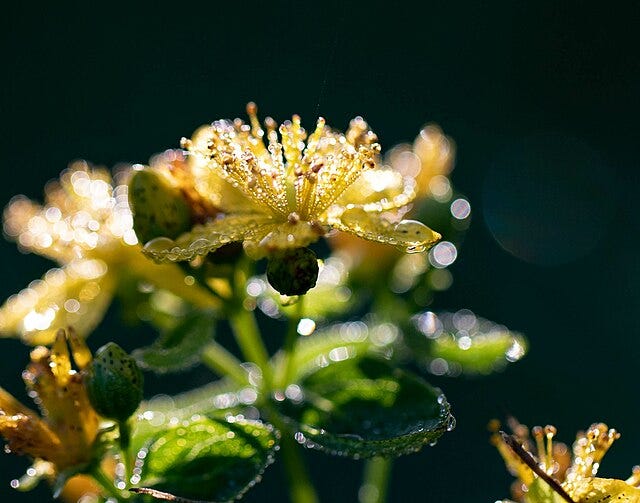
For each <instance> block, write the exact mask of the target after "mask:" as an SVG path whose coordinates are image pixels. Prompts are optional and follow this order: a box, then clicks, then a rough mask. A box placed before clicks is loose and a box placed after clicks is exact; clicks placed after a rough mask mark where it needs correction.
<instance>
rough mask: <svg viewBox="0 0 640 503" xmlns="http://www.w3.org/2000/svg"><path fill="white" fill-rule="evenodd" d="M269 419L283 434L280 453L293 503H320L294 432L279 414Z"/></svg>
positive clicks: (275, 413) (270, 415)
mask: <svg viewBox="0 0 640 503" xmlns="http://www.w3.org/2000/svg"><path fill="white" fill-rule="evenodd" d="M269 419H270V420H271V422H272V423H273V424H274V426H275V427H276V428H278V429H279V430H280V432H281V434H282V439H281V441H280V452H281V453H282V460H283V461H284V468H285V470H286V473H287V478H288V479H289V495H290V497H291V502H292V503H318V502H319V501H320V499H319V498H318V495H317V494H316V491H315V489H314V487H313V483H312V482H311V478H310V477H309V474H308V473H307V468H306V466H305V464H304V459H302V455H301V453H302V449H301V447H300V446H299V445H298V444H297V443H296V441H295V440H294V439H293V432H292V431H291V429H290V428H289V427H288V426H287V425H286V424H285V423H284V421H283V420H282V419H281V418H280V416H279V415H278V414H277V412H273V411H272V413H271V414H269Z"/></svg>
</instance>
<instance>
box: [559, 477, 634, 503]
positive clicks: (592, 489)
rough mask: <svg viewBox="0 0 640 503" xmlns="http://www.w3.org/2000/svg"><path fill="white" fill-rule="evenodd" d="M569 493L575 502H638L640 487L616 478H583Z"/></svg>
mask: <svg viewBox="0 0 640 503" xmlns="http://www.w3.org/2000/svg"><path fill="white" fill-rule="evenodd" d="M569 494H570V495H571V497H572V498H573V499H574V500H575V501H576V502H577V503H600V502H603V501H615V502H616V503H618V502H620V503H640V489H638V488H636V487H632V486H630V485H629V484H627V483H625V482H624V481H622V480H618V479H601V478H593V479H585V480H583V481H581V482H580V483H579V484H577V485H576V487H575V488H574V489H573V491H572V492H570V493H569Z"/></svg>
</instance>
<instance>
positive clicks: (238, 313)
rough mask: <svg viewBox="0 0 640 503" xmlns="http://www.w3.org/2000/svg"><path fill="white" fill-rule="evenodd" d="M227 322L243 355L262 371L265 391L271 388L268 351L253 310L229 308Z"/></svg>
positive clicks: (271, 373)
mask: <svg viewBox="0 0 640 503" xmlns="http://www.w3.org/2000/svg"><path fill="white" fill-rule="evenodd" d="M229 323H230V324H231V328H232V330H233V334H234V336H235V338H236V341H237V342H238V346H240V351H242V354H243V356H244V357H245V358H246V359H247V360H248V361H251V362H253V363H255V364H256V365H257V366H258V367H259V368H260V370H261V371H262V380H263V384H264V388H265V390H266V392H267V393H270V392H271V390H272V389H273V372H272V370H271V365H270V364H269V353H268V352H267V348H266V347H265V345H264V341H263V340H262V337H261V336H260V328H259V327H258V323H257V322H256V318H255V316H254V314H253V311H247V310H246V309H244V308H243V307H238V308H236V309H233V310H231V312H230V314H229Z"/></svg>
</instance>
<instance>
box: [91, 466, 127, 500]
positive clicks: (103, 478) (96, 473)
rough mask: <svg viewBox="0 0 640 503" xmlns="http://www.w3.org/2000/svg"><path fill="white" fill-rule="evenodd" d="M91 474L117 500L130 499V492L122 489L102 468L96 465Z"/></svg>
mask: <svg viewBox="0 0 640 503" xmlns="http://www.w3.org/2000/svg"><path fill="white" fill-rule="evenodd" d="M91 476H92V477H93V479H94V480H95V481H96V482H97V483H98V485H99V486H100V487H101V488H102V489H104V491H105V492H106V493H107V495H108V496H109V497H112V498H115V499H116V501H121V500H123V499H125V500H126V499H129V493H127V492H124V491H120V490H119V489H118V488H117V487H116V486H115V485H114V483H113V480H111V479H110V478H109V477H108V476H107V475H106V474H105V473H104V472H103V471H102V469H101V468H99V467H96V468H95V469H93V470H91Z"/></svg>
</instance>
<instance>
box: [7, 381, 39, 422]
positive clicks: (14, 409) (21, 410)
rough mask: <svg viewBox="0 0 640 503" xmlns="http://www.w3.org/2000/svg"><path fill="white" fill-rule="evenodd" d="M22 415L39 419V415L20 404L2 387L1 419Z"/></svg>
mask: <svg viewBox="0 0 640 503" xmlns="http://www.w3.org/2000/svg"><path fill="white" fill-rule="evenodd" d="M16 414H22V415H24V416H33V417H37V414H36V413H35V412H34V411H32V410H31V409H29V408H28V407H25V406H24V405H22V403H20V402H19V401H18V400H17V399H16V398H15V397H14V396H13V395H12V394H11V393H9V392H8V391H7V390H5V389H4V388H2V387H0V417H1V416H2V415H5V416H15V415H16Z"/></svg>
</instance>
